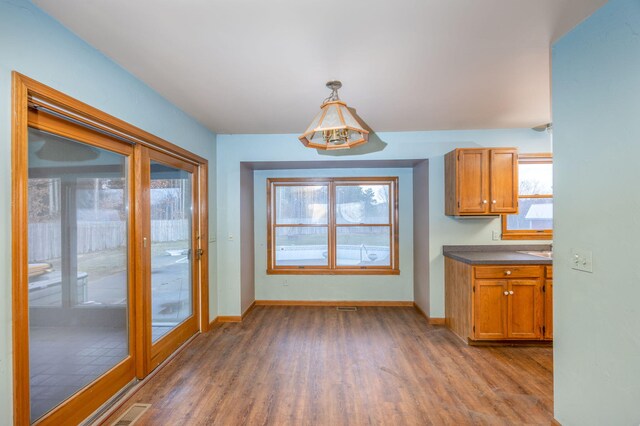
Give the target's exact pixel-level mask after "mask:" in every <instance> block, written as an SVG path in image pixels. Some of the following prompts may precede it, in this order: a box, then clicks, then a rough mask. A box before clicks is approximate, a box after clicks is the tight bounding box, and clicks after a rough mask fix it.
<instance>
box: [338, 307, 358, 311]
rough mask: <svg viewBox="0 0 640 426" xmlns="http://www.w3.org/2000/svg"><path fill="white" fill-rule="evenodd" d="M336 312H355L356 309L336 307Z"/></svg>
mask: <svg viewBox="0 0 640 426" xmlns="http://www.w3.org/2000/svg"><path fill="white" fill-rule="evenodd" d="M336 310H337V311H343V312H353V311H357V310H358V308H356V307H355V306H337V307H336Z"/></svg>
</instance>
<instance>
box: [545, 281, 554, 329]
mask: <svg viewBox="0 0 640 426" xmlns="http://www.w3.org/2000/svg"><path fill="white" fill-rule="evenodd" d="M544 288H545V292H544V299H545V300H544V329H545V330H544V338H545V339H553V280H546V281H545V283H544Z"/></svg>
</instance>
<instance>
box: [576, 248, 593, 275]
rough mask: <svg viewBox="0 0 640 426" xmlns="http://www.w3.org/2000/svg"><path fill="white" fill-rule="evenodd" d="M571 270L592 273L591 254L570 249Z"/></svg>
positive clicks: (586, 251)
mask: <svg viewBox="0 0 640 426" xmlns="http://www.w3.org/2000/svg"><path fill="white" fill-rule="evenodd" d="M570 262H571V269H575V270H577V271H583V272H590V273H593V253H592V252H591V250H584V249H571V259H570Z"/></svg>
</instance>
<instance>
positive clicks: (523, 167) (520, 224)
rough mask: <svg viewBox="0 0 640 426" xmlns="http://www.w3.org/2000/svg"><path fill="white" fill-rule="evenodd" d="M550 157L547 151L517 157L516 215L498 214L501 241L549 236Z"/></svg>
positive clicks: (550, 199) (551, 200) (546, 237)
mask: <svg viewBox="0 0 640 426" xmlns="http://www.w3.org/2000/svg"><path fill="white" fill-rule="evenodd" d="M552 163H553V160H552V157H551V154H520V156H519V157H518V176H519V178H518V179H519V189H518V201H519V209H518V214H512V215H504V216H502V239H503V240H550V239H551V238H552V237H553V231H552V229H553V164H552Z"/></svg>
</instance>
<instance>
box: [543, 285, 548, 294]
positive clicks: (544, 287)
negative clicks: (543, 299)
mask: <svg viewBox="0 0 640 426" xmlns="http://www.w3.org/2000/svg"><path fill="white" fill-rule="evenodd" d="M542 292H543V293H546V292H547V286H546V285H543V286H542Z"/></svg>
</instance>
